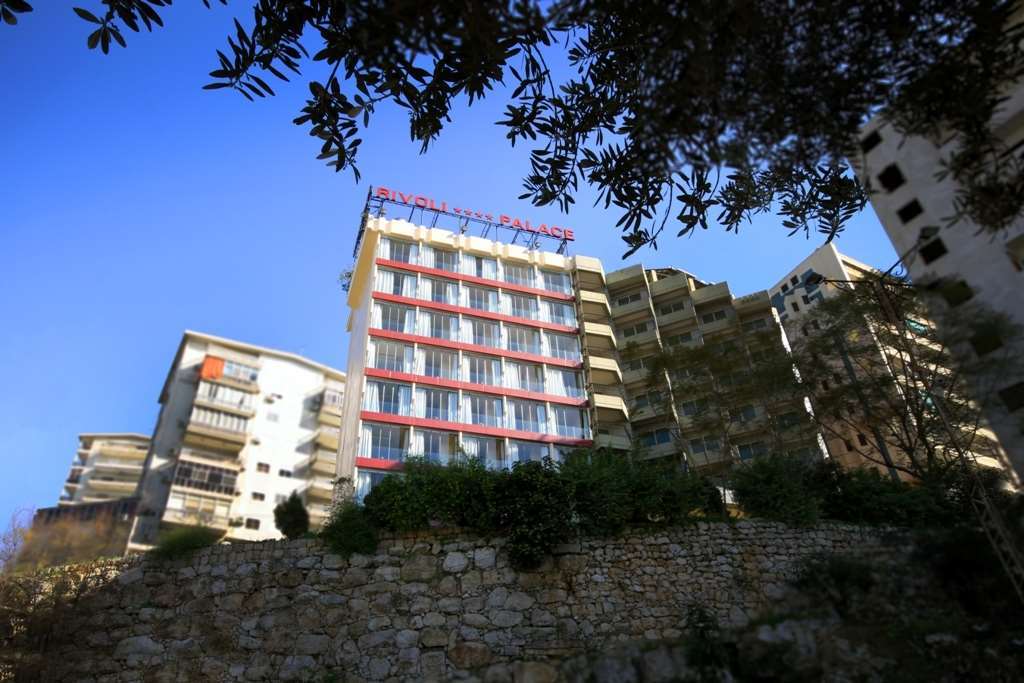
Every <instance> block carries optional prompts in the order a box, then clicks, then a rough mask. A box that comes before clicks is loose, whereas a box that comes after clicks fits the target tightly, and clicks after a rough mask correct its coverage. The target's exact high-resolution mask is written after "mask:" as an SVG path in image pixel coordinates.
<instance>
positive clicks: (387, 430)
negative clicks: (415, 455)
mask: <svg viewBox="0 0 1024 683" xmlns="http://www.w3.org/2000/svg"><path fill="white" fill-rule="evenodd" d="M408 439H409V429H408V427H400V426H398V425H386V424H376V423H372V422H364V423H363V425H362V430H361V434H360V439H359V455H360V457H363V458H377V459H379V460H404V459H405V452H406V450H407V447H408Z"/></svg>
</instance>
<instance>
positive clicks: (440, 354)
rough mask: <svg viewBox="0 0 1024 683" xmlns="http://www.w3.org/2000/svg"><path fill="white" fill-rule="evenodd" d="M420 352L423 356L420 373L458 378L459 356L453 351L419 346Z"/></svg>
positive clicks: (445, 377)
mask: <svg viewBox="0 0 1024 683" xmlns="http://www.w3.org/2000/svg"><path fill="white" fill-rule="evenodd" d="M420 353H421V355H422V358H423V370H422V371H421V374H423V375H425V376H426V377H441V378H444V379H458V378H459V356H458V354H457V353H455V352H454V351H443V350H441V349H432V348H430V347H421V348H420Z"/></svg>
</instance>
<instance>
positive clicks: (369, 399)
mask: <svg viewBox="0 0 1024 683" xmlns="http://www.w3.org/2000/svg"><path fill="white" fill-rule="evenodd" d="M411 402H412V387H410V386H409V385H408V384H398V383H395V382H376V381H368V382H367V383H366V393H365V395H364V397H363V406H364V409H365V410H369V411H371V412H376V413H390V414H392V415H409V414H410V407H411V406H410V404H411Z"/></svg>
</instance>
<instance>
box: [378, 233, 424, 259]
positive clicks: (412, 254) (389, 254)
mask: <svg viewBox="0 0 1024 683" xmlns="http://www.w3.org/2000/svg"><path fill="white" fill-rule="evenodd" d="M381 256H383V257H384V258H386V259H390V260H392V261H400V262H401V263H415V262H416V245H415V244H410V243H409V242H401V241H399V240H393V239H390V238H388V239H383V240H381Z"/></svg>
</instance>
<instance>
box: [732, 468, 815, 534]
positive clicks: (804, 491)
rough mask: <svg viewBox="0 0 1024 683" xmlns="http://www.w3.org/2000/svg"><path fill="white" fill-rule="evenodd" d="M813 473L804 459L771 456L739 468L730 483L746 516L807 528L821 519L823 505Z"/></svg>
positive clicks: (735, 470) (734, 472) (733, 472)
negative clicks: (819, 517)
mask: <svg viewBox="0 0 1024 683" xmlns="http://www.w3.org/2000/svg"><path fill="white" fill-rule="evenodd" d="M812 474H813V469H812V468H811V466H809V464H808V463H807V462H806V461H804V460H802V459H800V458H792V457H785V456H778V455H771V456H767V457H763V458H755V459H754V460H751V461H750V462H747V463H744V464H742V465H740V466H739V467H736V468H735V469H734V470H733V471H732V476H731V478H730V482H731V486H732V489H733V493H734V495H735V497H736V502H737V503H738V504H739V506H740V508H741V509H742V510H743V512H745V513H746V514H748V515H751V516H753V517H762V518H764V519H771V520H775V521H778V522H785V523H786V524H792V525H794V526H805V525H809V524H814V523H815V522H816V521H817V520H818V516H819V513H820V508H821V502H822V501H821V492H820V489H819V490H815V489H816V487H815V486H814V481H813V479H812Z"/></svg>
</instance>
